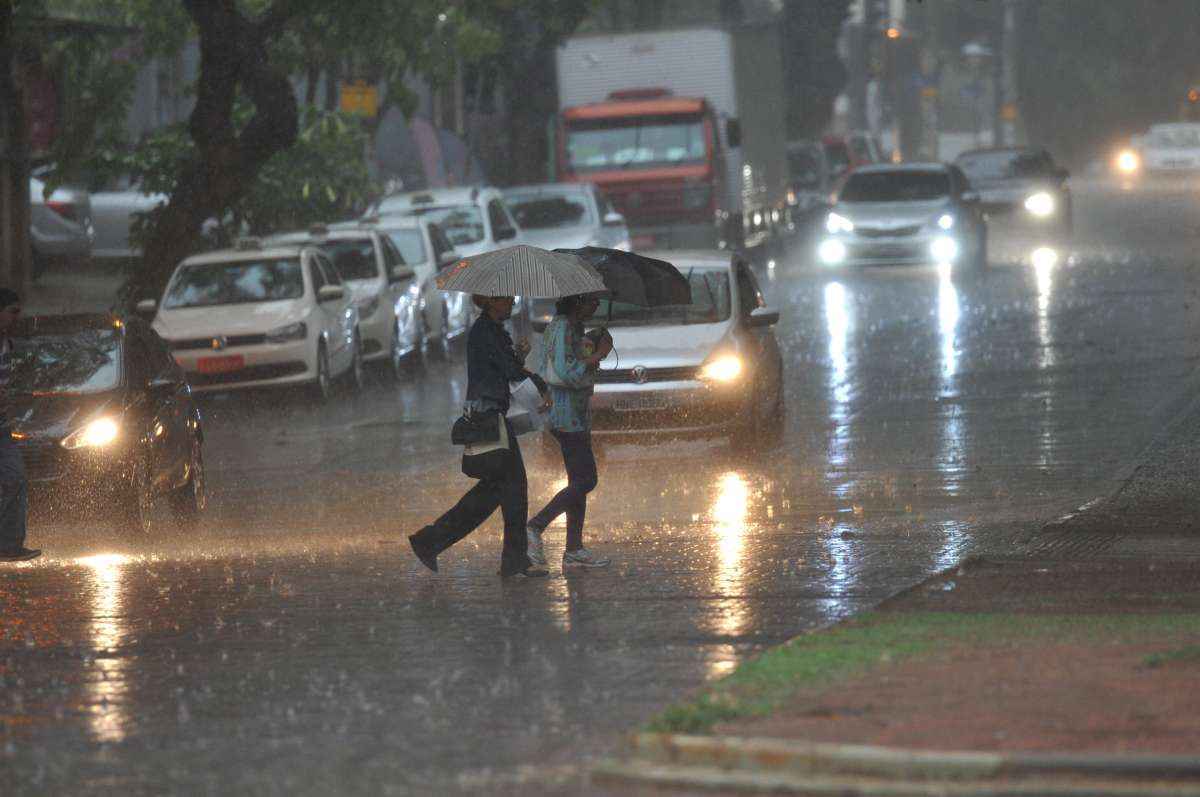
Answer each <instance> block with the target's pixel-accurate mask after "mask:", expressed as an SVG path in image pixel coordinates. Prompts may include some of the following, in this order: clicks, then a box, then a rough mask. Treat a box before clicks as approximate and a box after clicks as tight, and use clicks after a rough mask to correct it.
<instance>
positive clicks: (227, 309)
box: [154, 299, 307, 340]
mask: <svg viewBox="0 0 1200 797" xmlns="http://www.w3.org/2000/svg"><path fill="white" fill-rule="evenodd" d="M306 309H307V308H306V305H305V302H304V300H303V299H287V300H284V301H280V302H259V303H255V304H230V305H218V306H216V307H182V308H179V309H177V310H166V309H160V310H159V311H158V314H157V315H156V316H155V317H154V330H155V331H156V332H158V334H160V335H162V336H163V337H164V338H166V339H168V340H177V339H179V338H193V337H205V336H206V335H229V334H257V333H260V332H267V331H268V330H271V329H275V328H276V327H281V326H284V325H286V324H292V323H295V322H296V321H300V320H301V319H303V318H304V316H305V313H306Z"/></svg>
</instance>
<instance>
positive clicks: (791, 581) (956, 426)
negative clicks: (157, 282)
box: [0, 180, 1200, 795]
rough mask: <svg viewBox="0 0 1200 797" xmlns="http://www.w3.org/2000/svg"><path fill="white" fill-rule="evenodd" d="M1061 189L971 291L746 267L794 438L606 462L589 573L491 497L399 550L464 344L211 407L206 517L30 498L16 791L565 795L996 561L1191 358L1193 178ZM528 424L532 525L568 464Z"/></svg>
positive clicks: (1107, 461) (619, 452)
mask: <svg viewBox="0 0 1200 797" xmlns="http://www.w3.org/2000/svg"><path fill="white" fill-rule="evenodd" d="M1073 189H1074V192H1075V202H1076V215H1077V222H1076V228H1075V233H1074V236H1073V237H1072V239H1070V240H1066V239H1062V238H1058V237H1053V236H1051V237H1043V236H1040V235H1038V234H1037V233H1036V232H1031V231H1028V230H1024V231H1022V230H1016V229H1009V228H1006V227H1005V226H1004V225H1002V224H997V225H994V226H993V229H992V233H991V250H992V251H991V267H990V269H989V270H988V272H987V273H986V274H985V275H983V276H981V277H978V278H976V277H972V276H967V275H963V276H959V275H950V274H945V273H939V272H938V271H937V270H936V269H934V268H892V269H874V270H865V271H856V272H847V273H838V274H834V273H829V272H828V271H827V270H822V268H821V267H819V266H818V265H817V264H816V263H815V262H814V259H813V257H812V256H811V246H810V245H809V244H810V242H808V241H806V240H803V239H793V241H792V243H791V245H790V247H789V248H788V249H787V251H785V252H783V253H782V254H780V255H779V256H778V257H776V258H775V259H774V260H773V261H771V262H769V263H768V262H764V263H762V264H761V265H760V266H759V267H758V268H757V271H758V274H759V279H760V282H761V283H762V285H763V288H764V291H765V292H766V293H767V296H768V302H769V304H771V305H772V306H775V307H778V309H779V310H780V312H781V320H780V323H779V325H778V326H777V327H776V328H775V329H776V334H777V335H778V338H779V341H780V346H781V348H782V350H783V355H784V368H785V380H786V396H787V413H786V427H785V432H784V434H783V438H782V444H781V445H780V446H779V448H778V449H776V450H772V451H763V452H759V453H758V454H755V455H751V456H744V455H743V456H739V455H736V454H734V453H731V452H730V450H729V448H728V446H727V445H726V443H725V441H721V440H714V441H711V442H708V441H699V442H688V443H680V444H674V445H671V444H667V445H656V446H638V445H613V446H610V447H605V448H604V449H603V450H602V458H601V464H600V485H599V487H598V488H597V490H596V491H595V492H594V493H592V496H591V498H590V501H589V509H588V523H587V527H586V529H585V535H586V539H587V542H588V544H589V545H591V546H593V547H594V548H596V549H597V550H599V551H602V552H604V553H606V554H608V555H611V556H612V557H613V560H614V564H613V566H612V567H611V568H610V569H608V570H607V571H601V572H584V573H579V574H570V575H567V576H564V575H563V574H562V573H561V572H560V570H559V568H558V566H557V565H558V558H559V556H560V555H561V550H562V546H563V541H564V529H563V526H562V525H561V524H560V525H556V526H553V527H551V529H550V530H549V532H548V534H547V553H548V559H549V561H550V565H551V568H550V569H551V575H550V577H549V578H547V579H541V580H523V579H515V580H511V581H503V582H502V581H501V580H500V578H499V577H498V576H497V575H496V570H497V567H498V556H499V548H500V522H499V516H498V514H497V516H496V517H494V518H492V519H491V520H490V521H489V522H488V523H487V524H486V525H485V526H484V527H483V528H482V529H481V530H479V531H478V532H476V533H475V534H474V535H472V536H470V537H468V538H467V539H466V540H465V541H463V542H462V543H461V544H459V545H458V546H456V547H455V548H453V549H451V550H450V551H448V552H446V553H445V554H443V555H442V556H441V558H440V565H441V572H440V573H439V574H436V575H435V574H433V573H430V572H428V571H427V570H426V569H425V568H424V567H422V566H421V565H420V564H419V563H418V562H417V560H416V559H415V558H414V557H413V555H412V553H411V550H410V549H409V546H408V543H407V541H406V539H405V537H406V535H407V534H410V533H412V532H414V531H416V530H417V529H418V528H420V527H421V526H422V525H424V524H425V523H427V522H429V521H430V520H432V519H433V518H434V517H436V516H437V515H438V514H440V513H441V512H442V511H443V510H444V509H446V508H447V507H449V506H450V505H451V504H452V503H453V502H454V501H455V500H457V498H458V496H459V495H460V494H461V493H462V492H463V491H464V490H465V489H466V488H467V486H468V485H469V483H470V482H469V481H468V480H467V479H466V478H465V477H464V476H462V475H461V474H460V473H459V472H458V463H457V461H456V458H455V457H456V453H457V451H456V450H455V449H454V448H452V447H451V446H450V445H449V442H448V429H449V424H450V421H451V420H452V418H453V417H454V416H455V415H456V414H457V411H458V407H459V404H460V402H461V400H462V397H463V392H464V390H465V367H464V363H463V354H462V351H461V344H459V345H455V346H452V347H451V348H450V349H449V350H442V349H437V348H435V349H433V350H430V351H426V352H425V353H424V354H423V355H422V356H420V357H419V358H418V361H417V362H414V363H413V364H412V365H411V367H410V369H409V373H408V374H407V376H406V378H405V380H404V381H403V382H402V383H401V384H399V385H394V384H391V383H389V382H387V381H386V380H385V379H383V378H382V377H377V378H376V379H375V380H374V381H373V383H372V384H371V386H370V387H369V388H368V389H367V390H366V391H365V392H364V393H363V394H362V395H361V396H359V397H357V398H351V397H343V398H342V399H341V400H340V401H337V402H335V403H334V404H332V405H330V406H328V407H324V408H318V407H314V406H311V405H309V404H308V403H307V402H306V400H305V399H304V397H303V396H302V395H292V394H290V393H283V394H281V393H261V394H247V395H229V396H215V397H205V398H203V400H202V410H203V412H204V419H205V423H206V427H205V429H206V436H207V439H206V455H207V461H208V468H209V478H210V487H211V491H212V499H211V500H212V507H211V509H212V511H211V512H210V513H209V515H208V517H207V518H206V520H205V521H204V525H203V526H202V528H201V529H200V530H199V531H197V532H194V533H188V534H184V533H182V532H180V531H179V530H177V529H174V528H172V526H171V522H170V520H169V518H168V517H167V516H166V513H165V512H164V513H163V517H162V519H161V522H160V523H159V524H158V526H157V528H156V529H155V531H154V532H153V533H151V534H150V535H149V536H145V537H141V536H134V535H132V534H131V533H130V532H128V531H126V530H123V529H121V528H119V527H117V526H115V525H112V524H109V523H107V522H106V521H105V520H104V519H96V518H89V517H75V516H67V515H62V514H61V513H59V512H57V511H51V510H50V509H48V508H47V507H45V506H44V505H39V504H38V501H37V499H36V498H35V500H34V505H35V506H34V510H33V517H32V520H31V531H30V544H31V545H36V546H37V547H39V548H43V549H45V551H46V555H45V556H43V557H42V558H41V559H38V560H35V561H33V562H29V563H26V564H22V565H9V566H6V570H5V575H4V579H3V581H2V582H0V612H2V614H3V617H4V623H3V626H2V627H0V684H3V688H2V689H0V719H2V720H3V722H2V725H0V727H2V731H0V732H2V733H3V738H2V739H0V791H3V792H4V793H5V794H47V793H83V792H111V793H117V792H120V793H123V794H143V793H146V794H149V793H162V792H164V791H171V792H180V793H214V794H217V793H219V794H230V793H247V792H255V793H272V794H274V793H279V794H284V793H287V794H314V795H315V794H328V793H334V792H339V793H354V794H385V793H413V792H417V793H433V792H445V791H450V790H463V791H479V790H485V791H487V790H493V791H494V790H504V789H506V788H509V787H511V788H514V789H516V788H519V786H518V785H517V784H519V783H521V782H523V781H526V780H528V779H530V778H532V779H534V780H535V781H536V782H538V783H541V784H542V785H543V787H545V788H551V789H553V788H555V787H554V786H553V785H552V783H553V782H555V773H566V774H564V775H562V777H565V778H568V779H569V777H570V773H571V772H572V771H573V769H572V767H576V766H578V765H579V764H580V763H582V762H586V761H587V760H588V759H590V758H594V757H596V756H599V755H602V754H604V753H605V752H606V751H608V750H611V749H612V747H613V746H614V745H615V744H616V743H617V742H618V740H619V737H620V734H621V733H622V732H623V731H625V730H628V729H630V728H632V727H634V726H636V725H638V724H639V723H641V722H644V721H646V720H647V719H649V718H650V717H651V716H652V715H654V714H655V713H656V712H657V711H659V710H661V709H662V708H664V707H665V706H667V705H668V704H670V703H671V702H672V701H674V700H676V699H678V698H679V697H681V696H683V695H685V694H687V693H688V692H689V690H693V689H695V688H696V687H698V686H700V685H702V684H703V683H705V682H706V681H707V680H709V679H713V678H718V677H720V676H722V675H723V674H725V673H727V672H729V671H730V670H731V669H732V668H733V667H735V666H736V665H737V664H738V663H739V662H742V661H744V660H745V659H746V658H747V657H750V656H753V655H754V654H755V653H756V652H758V651H761V650H762V649H763V648H764V647H766V646H769V645H772V644H776V643H779V642H781V641H783V640H786V639H788V638H789V637H791V636H794V635H796V634H798V633H800V632H802V631H805V630H806V629H811V628H814V627H818V626H822V625H826V624H829V623H832V622H835V621H837V620H839V619H842V618H845V617H847V616H850V615H853V614H855V613H857V612H861V611H863V610H865V609H867V608H869V607H871V606H872V605H874V604H876V603H878V602H879V601H881V600H883V599H884V598H886V597H888V596H889V595H892V594H894V593H896V592H897V591H899V590H901V589H904V588H905V587H908V586H910V585H912V584H914V583H916V582H918V581H919V580H921V579H922V578H923V577H925V576H927V575H928V574H931V573H933V572H936V571H939V570H941V569H944V568H947V567H949V566H951V565H953V564H954V563H956V562H957V561H959V560H961V559H962V558H963V557H965V556H968V555H970V554H972V553H977V552H986V551H1005V552H1012V551H1014V550H1015V548H1016V547H1017V546H1020V545H1022V544H1024V541H1025V540H1026V539H1027V537H1028V536H1029V535H1030V533H1031V532H1033V531H1035V530H1036V529H1038V528H1039V527H1040V526H1041V525H1042V524H1044V523H1045V522H1046V521H1049V520H1051V519H1053V518H1056V517H1058V516H1061V515H1062V514H1064V513H1066V512H1069V511H1071V510H1073V509H1074V508H1076V507H1078V506H1080V505H1081V504H1083V503H1085V502H1087V501H1089V500H1092V499H1094V498H1096V497H1097V496H1100V495H1103V494H1105V493H1107V492H1110V491H1111V490H1112V489H1113V488H1114V487H1115V486H1116V485H1117V484H1118V483H1119V482H1120V480H1121V479H1122V478H1123V477H1124V476H1126V475H1127V474H1128V473H1129V470H1130V468H1131V467H1132V466H1133V464H1134V463H1135V460H1136V457H1137V455H1138V453H1139V451H1141V450H1142V449H1143V448H1144V447H1145V446H1146V445H1147V444H1148V443H1149V442H1150V441H1151V440H1152V439H1153V437H1154V435H1155V434H1156V433H1157V432H1159V431H1161V429H1162V428H1163V426H1164V424H1165V423H1166V422H1167V421H1168V420H1169V419H1170V418H1171V417H1172V414H1173V413H1174V412H1177V411H1178V410H1179V408H1180V407H1181V403H1182V401H1183V400H1184V398H1185V396H1187V394H1188V391H1189V389H1190V386H1191V384H1192V382H1191V380H1192V374H1193V371H1194V368H1195V365H1196V361H1197V358H1198V356H1200V339H1198V338H1197V329H1200V327H1197V320H1200V296H1198V295H1197V288H1196V281H1195V276H1194V275H1195V271H1194V269H1195V251H1196V249H1197V245H1198V244H1200V235H1198V228H1197V225H1196V223H1195V219H1196V218H1200V199H1198V197H1197V195H1196V192H1195V191H1194V190H1189V189H1187V188H1185V187H1179V188H1170V187H1157V188H1151V189H1145V190H1138V191H1132V192H1129V191H1121V190H1119V188H1118V187H1116V186H1113V185H1110V184H1106V183H1102V182H1098V181H1097V182H1092V183H1089V182H1087V181H1084V180H1080V181H1078V182H1076V183H1075V184H1074V185H1073ZM522 443H523V446H524V452H525V459H526V461H527V464H528V465H529V482H530V505H531V508H533V509H536V508H537V507H540V506H541V505H542V504H543V503H544V502H545V501H546V500H547V499H548V498H549V496H551V495H552V494H553V493H554V492H555V491H556V490H557V489H558V488H559V487H560V486H561V485H562V484H563V483H564V477H563V476H562V472H561V462H560V461H559V460H557V459H555V457H554V456H549V455H548V454H547V453H546V452H545V451H544V450H543V449H542V445H541V444H540V442H539V441H538V440H537V439H532V438H523V439H522ZM560 523H561V521H560ZM1051 543H1052V541H1051ZM548 782H549V783H551V785H547V783H548Z"/></svg>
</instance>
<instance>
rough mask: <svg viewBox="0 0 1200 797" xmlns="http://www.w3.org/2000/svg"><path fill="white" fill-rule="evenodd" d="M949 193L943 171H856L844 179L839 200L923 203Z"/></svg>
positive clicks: (947, 176) (945, 175)
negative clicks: (844, 185) (844, 182)
mask: <svg viewBox="0 0 1200 797" xmlns="http://www.w3.org/2000/svg"><path fill="white" fill-rule="evenodd" d="M949 193H950V176H949V175H948V174H946V172H940V171H939V172H918V171H895V172H855V173H854V174H852V175H850V178H849V179H848V180H847V181H846V187H845V188H843V189H842V193H841V196H840V197H839V199H840V200H841V201H842V202H926V201H929V200H934V199H942V198H944V197H946V196H948V195H949Z"/></svg>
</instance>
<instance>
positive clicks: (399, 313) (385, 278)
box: [267, 224, 420, 378]
mask: <svg viewBox="0 0 1200 797" xmlns="http://www.w3.org/2000/svg"><path fill="white" fill-rule="evenodd" d="M274 244H284V245H291V246H315V247H317V248H318V249H320V250H321V251H322V252H323V253H324V254H325V256H326V257H328V258H329V259H330V260H332V261H333V267H334V268H335V269H337V272H338V274H339V275H340V276H341V278H342V280H343V281H344V283H345V285H346V287H347V288H348V289H349V291H350V294H351V296H352V298H353V300H354V304H355V306H356V307H357V308H358V329H359V332H360V333H361V334H362V353H363V360H364V361H366V362H372V361H384V362H386V363H388V365H389V366H390V367H391V368H392V373H393V375H394V376H396V377H397V378H399V377H400V376H401V374H402V369H403V367H404V358H405V357H406V356H407V355H408V353H409V352H411V351H413V349H414V348H416V346H417V345H419V344H420V332H419V330H418V329H417V328H416V325H415V321H416V315H415V312H416V311H415V309H414V308H415V307H416V306H417V305H418V304H419V303H420V296H419V294H418V287H417V273H416V271H415V269H414V264H412V263H410V262H407V259H406V258H405V257H404V256H403V255H402V254H401V252H400V251H399V250H398V249H397V248H396V246H395V244H394V243H393V242H392V240H391V239H389V237H388V236H386V235H384V234H382V233H381V232H380V231H378V230H374V229H371V228H370V227H366V226H359V227H351V228H344V227H334V228H330V227H326V226H325V225H323V224H314V225H313V226H312V227H310V228H309V229H308V231H307V232H292V233H282V234H279V235H274V236H272V237H270V238H268V239H267V245H268V246H270V245H274Z"/></svg>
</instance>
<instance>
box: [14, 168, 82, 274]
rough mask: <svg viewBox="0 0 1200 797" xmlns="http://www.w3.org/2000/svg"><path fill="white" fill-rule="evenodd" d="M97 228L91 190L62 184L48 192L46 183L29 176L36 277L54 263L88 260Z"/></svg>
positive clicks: (31, 242)
mask: <svg viewBox="0 0 1200 797" xmlns="http://www.w3.org/2000/svg"><path fill="white" fill-rule="evenodd" d="M94 239H95V229H94V227H93V226H92V202H91V197H90V195H89V194H88V192H87V191H86V190H84V189H82V188H77V187H73V186H60V187H58V188H56V189H54V191H53V192H51V193H50V195H49V196H46V184H45V183H44V182H42V181H41V180H39V179H38V178H36V177H30V178H29V243H30V246H31V247H32V249H33V274H32V276H33V277H34V279H36V278H37V277H39V276H41V273H42V272H43V271H44V270H45V268H46V266H47V265H48V264H51V263H67V264H77V263H86V262H87V261H88V260H89V259H90V258H91V256H92V243H93V241H94Z"/></svg>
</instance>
